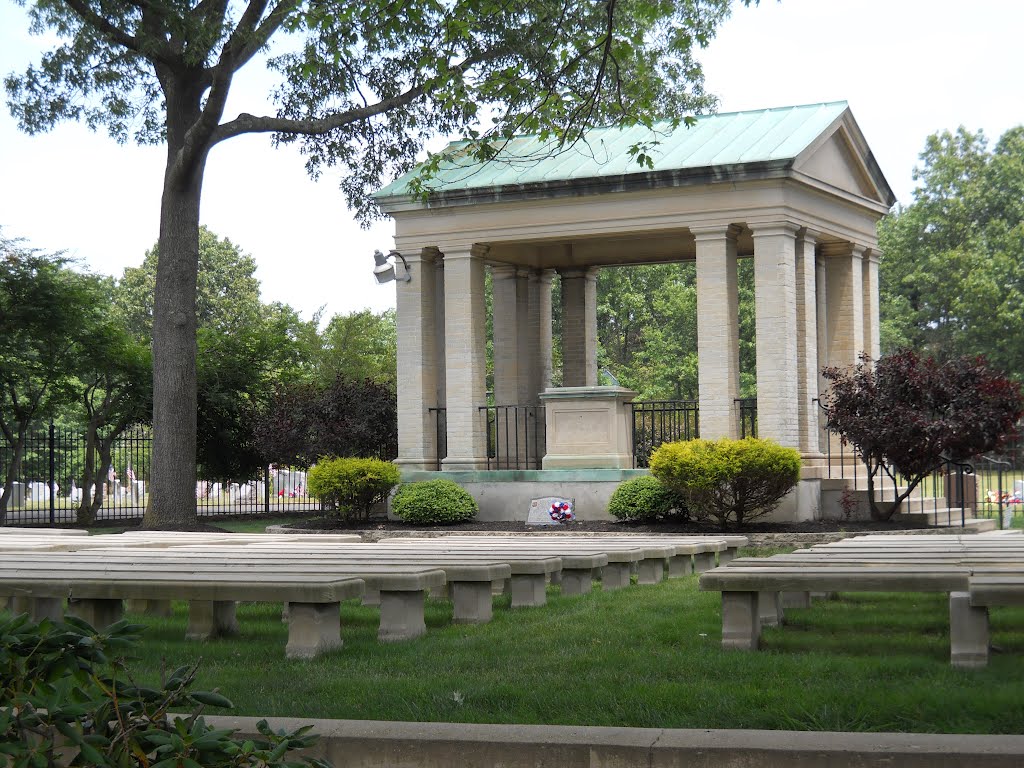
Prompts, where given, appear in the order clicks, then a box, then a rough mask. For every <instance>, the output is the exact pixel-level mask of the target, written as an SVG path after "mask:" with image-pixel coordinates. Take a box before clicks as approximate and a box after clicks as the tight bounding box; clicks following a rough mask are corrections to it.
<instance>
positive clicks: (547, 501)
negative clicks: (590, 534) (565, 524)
mask: <svg viewBox="0 0 1024 768" xmlns="http://www.w3.org/2000/svg"><path fill="white" fill-rule="evenodd" d="M552 504H559V505H563V504H566V505H568V509H567V510H565V511H563V512H562V515H564V514H565V512H568V514H569V517H568V518H567V519H568V520H572V519H574V517H575V504H574V501H573V499H563V498H562V497H561V496H545V497H544V498H543V499H533V500H532V501H531V502H530V512H529V514H528V515H527V516H526V524H527V525H561V524H562V521H559V520H556V519H554V518H552V516H551V506H552Z"/></svg>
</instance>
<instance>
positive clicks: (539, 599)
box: [509, 573, 547, 608]
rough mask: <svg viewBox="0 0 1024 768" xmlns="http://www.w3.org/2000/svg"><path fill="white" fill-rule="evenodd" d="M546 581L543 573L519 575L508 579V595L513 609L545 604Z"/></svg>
mask: <svg viewBox="0 0 1024 768" xmlns="http://www.w3.org/2000/svg"><path fill="white" fill-rule="evenodd" d="M545 585H546V580H545V578H544V574H543V573H519V574H514V575H513V576H512V578H511V579H509V594H510V595H511V596H512V607H513V608H524V607H527V606H530V607H532V606H540V605H544V604H545V603H546V602H547V591H546V589H545Z"/></svg>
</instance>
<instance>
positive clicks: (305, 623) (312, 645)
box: [284, 603, 342, 659]
mask: <svg viewBox="0 0 1024 768" xmlns="http://www.w3.org/2000/svg"><path fill="white" fill-rule="evenodd" d="M341 646H342V639H341V605H340V604H339V603H289V605H288V645H286V646H285V649H284V655H285V656H286V657H288V658H289V659H314V658H316V657H317V656H320V655H322V654H324V653H326V652H327V651H332V650H334V649H335V648H341Z"/></svg>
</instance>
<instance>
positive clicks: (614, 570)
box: [601, 563, 629, 592]
mask: <svg viewBox="0 0 1024 768" xmlns="http://www.w3.org/2000/svg"><path fill="white" fill-rule="evenodd" d="M628 586H629V563H608V565H606V566H604V567H603V568H601V589H603V590H604V591H605V592H609V591H611V590H613V589H622V588H623V587H628Z"/></svg>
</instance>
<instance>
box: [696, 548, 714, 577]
mask: <svg viewBox="0 0 1024 768" xmlns="http://www.w3.org/2000/svg"><path fill="white" fill-rule="evenodd" d="M714 567H715V553H714V552H698V553H697V554H695V555H694V556H693V572H694V573H704V571H710V570H711V569H712V568H714Z"/></svg>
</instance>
